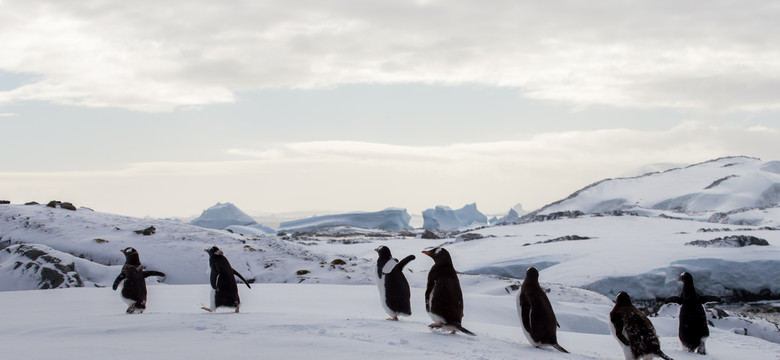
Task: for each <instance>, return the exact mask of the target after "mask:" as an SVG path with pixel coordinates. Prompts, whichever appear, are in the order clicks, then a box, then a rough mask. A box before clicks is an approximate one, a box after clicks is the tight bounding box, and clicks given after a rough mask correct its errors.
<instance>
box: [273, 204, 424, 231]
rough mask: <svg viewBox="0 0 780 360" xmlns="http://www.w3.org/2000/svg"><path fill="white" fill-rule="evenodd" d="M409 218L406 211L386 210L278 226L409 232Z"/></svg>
mask: <svg viewBox="0 0 780 360" xmlns="http://www.w3.org/2000/svg"><path fill="white" fill-rule="evenodd" d="M411 218H412V217H411V216H409V213H407V212H406V209H398V208H388V209H385V210H381V211H376V212H354V213H346V214H333V215H323V216H313V217H310V218H306V219H299V220H292V221H286V222H283V223H281V224H279V229H280V230H284V231H311V230H316V229H322V228H327V227H333V226H352V227H357V228H363V229H385V230H411V229H412V227H411V226H410V225H409V220H411Z"/></svg>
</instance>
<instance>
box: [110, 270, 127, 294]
mask: <svg viewBox="0 0 780 360" xmlns="http://www.w3.org/2000/svg"><path fill="white" fill-rule="evenodd" d="M126 277H127V275H125V272H124V271H123V272H121V273H119V276H117V277H116V280H114V285H113V286H111V288H112V289H114V290H116V288H117V287H119V283H121V282H122V280H124V279H125V278H126Z"/></svg>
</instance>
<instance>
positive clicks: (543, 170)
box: [0, 122, 780, 217]
mask: <svg viewBox="0 0 780 360" xmlns="http://www.w3.org/2000/svg"><path fill="white" fill-rule="evenodd" d="M778 141H780V130H776V129H770V128H766V127H754V128H750V129H738V128H728V127H717V126H711V125H707V124H704V123H697V122H689V123H685V124H683V125H680V126H677V127H674V128H671V129H668V130H663V131H639V130H630V129H609V130H597V131H571V132H560V133H544V134H539V135H536V136H532V137H529V138H527V139H522V140H516V141H501V142H480V143H454V144H449V145H442V146H415V145H394V144H381V143H371V142H355V141H314V142H296V143H280V144H273V145H269V146H268V147H259V148H257V149H228V150H226V152H227V153H228V154H230V155H232V156H233V157H234V158H233V159H232V160H229V161H203V162H140V163H133V164H129V165H127V166H125V167H124V168H122V169H120V170H100V169H95V170H92V171H78V172H76V171H73V172H65V171H63V172H0V188H3V189H5V190H6V191H7V193H8V194H21V195H17V196H20V197H21V198H20V199H18V200H17V201H19V202H21V201H29V200H31V199H36V198H38V199H40V198H41V197H42V196H43V198H44V199H55V198H57V199H78V200H79V201H80V202H81V203H83V204H84V205H86V206H90V207H93V208H96V209H101V211H109V212H111V211H113V212H118V213H123V214H129V215H138V216H143V215H153V216H163V217H164V216H171V215H176V214H180V215H187V214H190V213H191V212H193V211H194V210H193V209H201V208H203V207H207V206H210V205H211V204H213V203H216V202H218V201H223V202H224V201H233V202H239V203H240V202H243V203H245V204H247V206H249V207H250V208H252V209H259V210H263V211H272V212H273V211H275V212H279V211H294V210H301V209H331V210H345V211H350V210H379V209H383V208H385V207H388V206H396V207H406V208H409V209H410V211H412V212H417V211H422V210H423V209H426V208H429V207H432V206H434V205H439V204H441V205H449V206H462V205H463V204H466V203H471V202H477V203H478V205H479V206H480V209H482V210H483V211H487V212H491V213H497V212H502V211H507V210H508V209H509V207H511V206H513V205H515V204H516V203H518V202H522V203H523V205H524V207H525V208H526V209H529V210H531V209H535V208H538V207H541V206H543V205H545V204H547V203H550V202H553V201H556V200H560V199H562V198H564V197H566V196H568V195H569V194H571V193H572V192H574V191H576V190H578V189H580V188H582V187H584V186H587V185H588V184H590V183H593V182H595V181H598V180H602V179H604V178H608V177H616V176H620V175H621V174H624V173H627V172H629V171H631V170H634V169H636V168H637V167H639V166H642V165H646V164H654V163H661V162H675V163H697V162H702V161H706V160H710V159H714V158H718V157H722V156H730V155H747V156H755V157H760V158H762V159H763V160H765V161H769V160H777V158H776V156H777V150H776V149H777V146H776V144H777V143H778ZM118 189H121V191H118ZM150 203H152V204H154V206H153V207H150V206H149V204H150Z"/></svg>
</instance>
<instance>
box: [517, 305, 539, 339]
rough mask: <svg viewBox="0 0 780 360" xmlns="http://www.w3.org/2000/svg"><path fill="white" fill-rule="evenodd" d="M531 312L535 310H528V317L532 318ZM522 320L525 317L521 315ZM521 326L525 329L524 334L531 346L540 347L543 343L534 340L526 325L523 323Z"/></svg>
mask: <svg viewBox="0 0 780 360" xmlns="http://www.w3.org/2000/svg"><path fill="white" fill-rule="evenodd" d="M531 312H533V310H531V311H529V312H528V317H529V318H531ZM522 321H523V319H522V316H521V318H520V322H521V323H522ZM520 327H521V328H522V329H523V335H525V338H526V339H528V343H529V344H531V346H534V347H539V346H541V345H542V344H541V343H538V342H536V341H534V338H533V337H532V336H531V333H530V332H528V330H526V328H525V326H522V325H521V326H520Z"/></svg>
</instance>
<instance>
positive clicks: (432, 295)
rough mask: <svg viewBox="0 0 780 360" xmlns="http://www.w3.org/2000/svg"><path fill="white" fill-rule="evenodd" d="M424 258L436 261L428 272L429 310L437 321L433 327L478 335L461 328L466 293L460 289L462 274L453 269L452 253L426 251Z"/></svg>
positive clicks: (426, 291)
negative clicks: (459, 274) (459, 278)
mask: <svg viewBox="0 0 780 360" xmlns="http://www.w3.org/2000/svg"><path fill="white" fill-rule="evenodd" d="M423 254H425V255H428V256H430V257H431V258H432V259H433V261H434V264H433V266H432V267H431V270H430V271H429V272H428V284H427V286H426V287H425V310H426V311H428V314H429V315H430V316H431V319H433V321H434V323H433V324H431V325H429V326H430V327H432V328H444V329H448V330H451V331H452V332H454V331H455V330H458V331H461V332H463V333H464V334H468V335H472V336H473V335H475V334H474V333H473V332H471V331H469V330H467V329H465V328H464V327H463V326H462V325H461V320H462V319H463V291H462V290H461V288H460V280H458V273H457V272H456V271H455V267H454V266H453V265H452V257H451V256H450V253H449V252H448V251H447V250H446V249H444V248H442V247H437V248H433V249H431V250H426V251H423Z"/></svg>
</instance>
